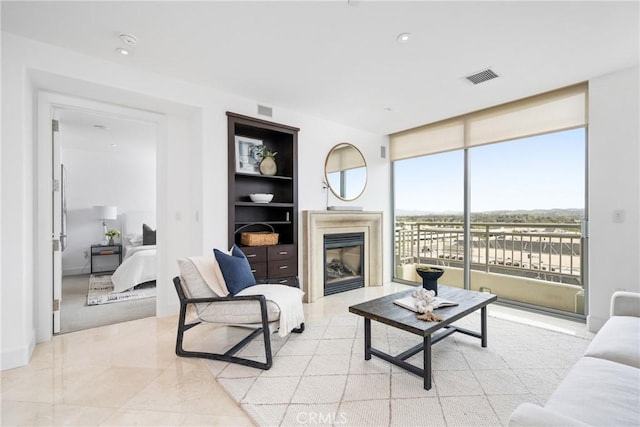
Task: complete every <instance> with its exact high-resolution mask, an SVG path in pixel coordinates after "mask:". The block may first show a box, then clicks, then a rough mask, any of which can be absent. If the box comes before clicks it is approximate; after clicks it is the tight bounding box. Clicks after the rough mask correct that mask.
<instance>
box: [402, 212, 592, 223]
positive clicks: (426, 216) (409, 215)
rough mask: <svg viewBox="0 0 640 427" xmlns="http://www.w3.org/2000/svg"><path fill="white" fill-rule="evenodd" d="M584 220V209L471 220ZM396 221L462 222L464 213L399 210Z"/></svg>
mask: <svg viewBox="0 0 640 427" xmlns="http://www.w3.org/2000/svg"><path fill="white" fill-rule="evenodd" d="M583 218H584V209H577V208H567V209H559V208H558V209H530V210H525V209H518V210H513V211H509V210H496V211H486V212H474V213H472V214H471V220H472V221H477V222H512V223H527V222H538V223H543V222H552V223H574V222H579V221H580V220H582V219H583ZM396 219H397V220H399V221H420V220H422V221H438V222H462V212H428V211H409V210H398V211H397V212H396Z"/></svg>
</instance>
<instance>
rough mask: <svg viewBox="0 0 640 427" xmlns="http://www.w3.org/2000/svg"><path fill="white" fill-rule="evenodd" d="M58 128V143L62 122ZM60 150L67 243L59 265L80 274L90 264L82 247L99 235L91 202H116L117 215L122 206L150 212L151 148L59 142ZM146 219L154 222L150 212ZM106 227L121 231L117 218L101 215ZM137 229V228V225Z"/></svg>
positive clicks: (153, 153) (153, 181)
mask: <svg viewBox="0 0 640 427" xmlns="http://www.w3.org/2000/svg"><path fill="white" fill-rule="evenodd" d="M149 126H152V125H151V124H150V125H149ZM60 129H61V134H62V138H63V143H64V137H65V130H64V124H61V126H60ZM61 156H62V163H63V164H64V166H65V169H66V172H67V174H66V177H67V180H66V194H67V236H68V237H67V242H68V246H67V248H66V249H65V251H64V252H63V253H62V271H63V275H72V274H86V273H89V271H90V268H89V259H88V258H85V251H89V247H90V245H92V244H96V243H98V242H100V241H102V240H104V239H105V237H104V235H103V228H102V221H101V220H100V219H98V218H96V216H95V212H94V210H93V206H96V205H110V206H116V207H117V208H118V216H119V217H121V216H122V215H123V214H126V213H127V212H153V213H155V210H156V150H155V147H144V148H143V147H140V148H139V149H138V150H136V151H130V150H127V151H125V150H123V149H122V148H121V147H119V146H118V147H114V148H113V149H112V150H107V151H95V150H86V149H76V148H64V147H63V149H62V153H61ZM152 219H153V223H150V224H155V218H152ZM149 221H150V220H149ZM107 228H108V229H111V228H115V229H117V230H120V231H122V223H121V221H119V220H115V221H107ZM128 231H131V230H128ZM138 232H139V233H142V229H140V230H139V231H138Z"/></svg>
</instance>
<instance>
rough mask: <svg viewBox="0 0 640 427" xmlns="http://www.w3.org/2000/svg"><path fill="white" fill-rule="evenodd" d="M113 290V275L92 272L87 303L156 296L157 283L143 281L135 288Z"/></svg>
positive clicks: (103, 302) (104, 302)
mask: <svg viewBox="0 0 640 427" xmlns="http://www.w3.org/2000/svg"><path fill="white" fill-rule="evenodd" d="M112 292H113V283H112V282H111V275H107V274H105V275H94V274H92V275H91V276H89V290H88V292H87V305H100V304H111V303H114V302H123V301H130V300H135V299H143V298H152V297H155V296H156V283H155V282H148V283H142V284H140V285H138V286H136V287H135V288H133V289H129V290H126V291H123V292H117V293H112Z"/></svg>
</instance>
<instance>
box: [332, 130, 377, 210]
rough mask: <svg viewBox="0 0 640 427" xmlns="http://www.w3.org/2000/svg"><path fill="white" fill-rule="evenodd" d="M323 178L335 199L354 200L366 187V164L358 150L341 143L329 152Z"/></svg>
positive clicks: (346, 143) (350, 145)
mask: <svg viewBox="0 0 640 427" xmlns="http://www.w3.org/2000/svg"><path fill="white" fill-rule="evenodd" d="M324 176H325V180H326V181H327V184H328V185H329V188H330V189H331V192H332V193H333V194H334V195H335V196H336V197H337V198H339V199H341V200H345V201H350V200H355V199H357V198H358V197H360V195H361V194H362V192H363V191H364V188H365V187H366V185H367V163H366V162H365V161H364V156H363V155H362V153H361V152H360V150H358V149H357V148H356V147H355V146H353V145H352V144H349V143H348V142H341V143H340V144H338V145H336V146H335V147H333V148H332V149H331V151H329V154H328V155H327V160H326V161H325V163H324Z"/></svg>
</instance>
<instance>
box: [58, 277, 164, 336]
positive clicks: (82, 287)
mask: <svg viewBox="0 0 640 427" xmlns="http://www.w3.org/2000/svg"><path fill="white" fill-rule="evenodd" d="M88 285H89V274H81V275H73V276H64V277H63V278H62V301H61V303H60V332H61V333H67V332H74V331H80V330H84V329H91V328H97V327H100V326H105V325H112V324H114V323H121V322H128V321H130V320H136V319H143V318H145V317H153V316H155V315H156V299H155V298H145V299H138V300H130V301H123V302H120V303H118V304H102V305H92V306H88V305H87V287H88Z"/></svg>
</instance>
